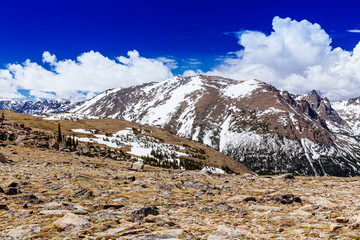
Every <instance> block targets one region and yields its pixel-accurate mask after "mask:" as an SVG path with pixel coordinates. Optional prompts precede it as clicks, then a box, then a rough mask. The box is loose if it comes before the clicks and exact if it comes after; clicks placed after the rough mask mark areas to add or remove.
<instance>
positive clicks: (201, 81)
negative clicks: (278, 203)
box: [0, 75, 360, 176]
mask: <svg viewBox="0 0 360 240" xmlns="http://www.w3.org/2000/svg"><path fill="white" fill-rule="evenodd" d="M40 105H41V104H40ZM53 106H55V104H54V105H53ZM61 106H63V108H64V109H65V108H66V107H68V108H71V111H72V112H75V113H81V114H88V115H97V116H102V117H108V118H120V119H125V120H128V121H133V122H137V123H140V124H148V125H153V126H159V127H162V128H164V129H166V130H168V131H170V132H173V133H176V134H177V135H179V136H182V137H186V138H191V139H192V140H194V141H199V142H201V143H204V144H207V145H209V146H211V147H213V148H215V149H218V150H219V151H221V152H223V153H225V154H227V155H229V156H230V157H232V158H234V159H236V160H237V161H239V162H241V163H243V164H245V165H246V166H248V167H249V168H250V169H251V170H253V171H254V172H256V173H259V174H280V173H285V172H292V173H294V174H299V175H321V176H322V175H332V176H357V175H360V99H359V98H357V99H350V100H348V101H342V102H335V103H331V102H330V101H329V100H328V99H326V98H322V97H320V96H319V95H318V94H317V92H316V91H312V92H310V93H309V94H307V95H293V94H291V93H288V92H286V91H279V90H278V89H276V88H275V87H273V86H271V85H269V84H266V83H264V82H261V81H258V80H248V81H237V80H233V79H227V78H222V77H216V76H203V75H197V76H192V77H175V78H171V79H169V80H167V81H164V82H160V83H147V84H144V85H140V86H134V87H129V88H123V89H111V90H107V91H105V92H103V93H101V94H99V95H97V96H96V97H94V98H93V99H90V100H88V101H85V102H83V103H80V104H78V105H76V106H74V105H72V104H70V103H69V104H67V105H66V104H64V105H61ZM0 107H1V105H0ZM37 109H42V108H41V107H39V106H37ZM43 109H56V107H54V108H50V107H49V108H46V107H45V108H43ZM13 110H15V111H16V109H13ZM65 111H66V110H65Z"/></svg>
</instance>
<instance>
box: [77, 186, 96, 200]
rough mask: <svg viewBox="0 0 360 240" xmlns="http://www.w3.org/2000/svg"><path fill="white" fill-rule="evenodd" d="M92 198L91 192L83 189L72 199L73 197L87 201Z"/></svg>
mask: <svg viewBox="0 0 360 240" xmlns="http://www.w3.org/2000/svg"><path fill="white" fill-rule="evenodd" d="M93 196H94V193H93V192H92V191H91V190H88V189H85V188H84V189H82V190H81V191H79V192H77V193H75V194H74V195H73V197H75V198H83V199H89V198H91V197H93Z"/></svg>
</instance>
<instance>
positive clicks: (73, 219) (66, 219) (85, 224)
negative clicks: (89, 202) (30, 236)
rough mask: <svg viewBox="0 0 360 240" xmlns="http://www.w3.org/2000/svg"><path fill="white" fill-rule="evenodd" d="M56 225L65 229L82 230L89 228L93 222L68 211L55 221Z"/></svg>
mask: <svg viewBox="0 0 360 240" xmlns="http://www.w3.org/2000/svg"><path fill="white" fill-rule="evenodd" d="M54 225H55V226H57V227H58V228H59V229H61V230H64V231H81V230H85V229H88V228H90V227H91V226H92V224H91V223H90V222H89V221H88V220H87V219H85V218H84V217H82V216H79V215H76V214H73V213H68V214H66V215H65V216H63V217H62V218H59V219H58V220H56V221H55V222H54Z"/></svg>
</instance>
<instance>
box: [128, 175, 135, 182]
mask: <svg viewBox="0 0 360 240" xmlns="http://www.w3.org/2000/svg"><path fill="white" fill-rule="evenodd" d="M125 179H127V180H130V181H132V182H134V181H135V180H136V178H135V176H127V177H125Z"/></svg>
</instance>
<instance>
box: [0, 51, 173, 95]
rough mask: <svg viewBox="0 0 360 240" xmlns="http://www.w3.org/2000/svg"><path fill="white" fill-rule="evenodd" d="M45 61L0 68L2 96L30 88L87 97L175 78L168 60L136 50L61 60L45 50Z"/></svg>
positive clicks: (35, 91)
mask: <svg viewBox="0 0 360 240" xmlns="http://www.w3.org/2000/svg"><path fill="white" fill-rule="evenodd" d="M43 63H44V65H39V64H38V63H35V62H31V61H30V60H26V61H25V62H24V63H22V64H9V65H8V66H7V68H6V69H0V89H1V90H0V96H3V97H8V98H20V97H22V96H21V95H20V94H19V93H18V92H17V90H19V89H27V90H30V92H29V93H30V95H31V96H33V97H35V98H71V99H76V100H83V99H86V98H89V97H92V96H94V94H95V93H98V92H101V91H104V90H106V89H109V88H114V87H129V86H133V85H137V84H142V83H146V82H154V81H162V80H165V79H167V78H170V77H172V73H171V71H170V68H169V67H167V66H166V65H165V64H166V61H164V59H162V60H157V59H150V58H144V57H141V56H140V54H139V53H138V52H137V51H136V50H133V51H129V52H128V56H127V57H124V56H120V57H117V58H116V59H114V60H112V59H109V58H107V57H105V56H103V55H101V54H100V53H99V52H94V51H90V52H86V53H83V54H81V55H80V56H78V57H77V59H76V60H71V59H67V60H57V58H56V56H55V55H52V54H50V53H49V52H44V53H43ZM172 63H173V62H172ZM47 64H48V65H49V67H46V65H47ZM173 64H174V63H173ZM49 69H50V70H49Z"/></svg>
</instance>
